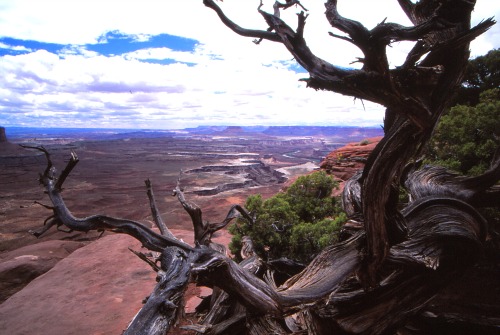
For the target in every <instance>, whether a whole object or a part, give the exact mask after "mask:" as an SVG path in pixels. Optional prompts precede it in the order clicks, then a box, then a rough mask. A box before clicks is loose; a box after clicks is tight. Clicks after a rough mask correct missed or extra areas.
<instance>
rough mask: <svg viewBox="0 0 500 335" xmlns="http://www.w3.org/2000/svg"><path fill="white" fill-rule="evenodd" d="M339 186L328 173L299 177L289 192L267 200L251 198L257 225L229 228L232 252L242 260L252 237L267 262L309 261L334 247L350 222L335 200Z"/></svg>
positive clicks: (249, 207)
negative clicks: (246, 240) (244, 240)
mask: <svg viewBox="0 0 500 335" xmlns="http://www.w3.org/2000/svg"><path fill="white" fill-rule="evenodd" d="M334 188H338V183H337V182H335V181H334V179H333V178H332V177H331V176H328V175H327V174H326V173H325V172H324V171H318V172H314V173H312V174H310V175H307V176H301V177H299V178H298V179H297V180H296V181H295V182H294V183H293V184H292V185H291V186H290V187H289V188H288V189H287V190H286V191H285V192H282V193H278V194H277V195H275V196H273V197H271V198H269V199H267V200H263V199H262V196H261V195H260V194H258V195H251V196H249V197H248V198H247V200H246V202H245V207H246V209H247V210H248V211H249V212H251V213H252V215H254V216H255V218H256V220H255V223H254V224H250V223H249V222H248V221H246V220H243V219H239V220H238V221H237V222H236V224H234V225H232V226H231V227H229V231H230V232H231V234H233V239H232V241H231V243H230V245H229V248H230V250H231V252H232V253H233V254H234V255H235V256H236V258H239V254H240V250H241V247H242V245H241V241H242V237H243V236H250V238H251V239H252V241H253V243H254V248H255V251H256V252H257V254H259V255H260V256H261V257H263V258H265V259H277V258H280V257H288V258H292V259H295V260H299V261H308V260H310V259H311V258H312V257H314V255H316V254H317V253H318V252H319V251H321V249H323V248H324V247H326V246H327V245H330V244H332V243H334V242H335V241H336V240H337V234H338V231H339V230H340V227H341V225H342V224H343V223H344V222H345V221H346V215H345V213H344V212H343V211H342V210H341V209H340V200H339V199H338V198H335V197H332V196H331V194H332V191H333V189H334Z"/></svg>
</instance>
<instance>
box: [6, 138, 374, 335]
mask: <svg viewBox="0 0 500 335" xmlns="http://www.w3.org/2000/svg"><path fill="white" fill-rule="evenodd" d="M153 142H154V141H153ZM375 142H376V139H373V140H369V143H364V142H363V143H361V144H360V143H357V144H354V143H353V144H351V145H349V146H347V147H346V148H344V149H339V151H337V152H334V153H332V154H330V155H329V156H328V157H327V159H326V160H325V162H324V163H323V164H322V166H323V168H325V169H326V170H327V171H330V172H333V173H334V174H335V175H336V176H338V177H339V178H340V179H342V180H345V179H347V178H348V175H349V174H350V173H352V171H353V170H354V169H356V168H357V167H359V166H360V165H359V164H360V163H361V164H362V161H363V157H365V156H366V154H367V152H368V151H369V150H371V148H373V145H374V143H375ZM137 143H139V142H137ZM158 144H159V143H152V142H151V141H150V140H148V141H146V142H141V143H140V145H134V146H131V145H130V143H124V142H123V141H119V142H114V144H113V143H108V144H107V145H104V146H103V144H102V143H84V144H82V143H80V144H66V145H63V146H59V147H55V148H52V149H53V151H52V152H53V154H54V163H55V164H56V165H57V166H59V167H60V168H62V166H64V162H65V160H67V155H68V151H69V150H70V149H73V150H77V152H80V153H81V154H80V158H81V162H80V163H79V165H78V166H77V168H76V169H75V171H74V173H72V175H71V176H70V178H69V179H68V181H67V185H66V189H65V193H64V194H65V195H66V197H67V204H68V207H69V208H70V209H71V210H72V211H73V212H74V213H75V214H77V215H79V216H84V215H89V214H95V213H96V212H98V213H103V214H108V215H112V216H119V217H127V218H130V219H134V220H138V221H140V222H143V223H145V224H148V225H152V224H151V215H150V213H149V205H148V202H147V198H146V193H145V189H144V186H143V185H144V184H143V180H144V179H145V178H148V177H149V178H151V180H152V181H153V185H157V188H155V194H156V196H157V201H158V205H159V207H160V210H161V212H162V215H163V217H164V220H165V221H166V223H167V225H168V226H169V227H170V228H171V229H172V231H173V232H174V234H175V235H176V236H178V237H180V238H182V239H184V240H185V241H187V242H189V243H192V239H193V237H192V233H191V230H190V221H189V217H188V215H187V214H186V213H185V212H184V211H183V209H182V208H181V206H180V205H179V204H178V203H177V202H176V200H175V198H173V197H171V196H170V191H171V190H172V189H173V188H174V186H175V183H176V181H177V177H178V175H179V170H189V169H190V168H191V169H192V168H193V167H197V168H200V167H201V166H209V165H210V164H213V163H214V162H215V161H214V160H208V161H205V162H204V164H201V165H200V163H199V162H196V164H194V165H193V161H192V160H190V159H187V160H186V157H183V158H182V159H178V160H166V159H165V158H164V157H165V155H162V153H161V152H158V151H156V152H155V151H154V150H152V149H153V147H156V148H157V149H158ZM362 144H363V145H362ZM266 157H267V158H266V159H268V162H269V163H271V162H272V163H274V167H275V168H280V171H282V172H283V173H284V174H285V175H286V174H288V176H287V177H288V183H290V182H291V181H292V180H293V179H294V178H295V177H296V176H297V175H300V174H305V173H308V171H311V168H314V167H315V166H314V165H313V166H311V165H310V164H303V165H301V164H296V165H293V164H281V165H280V162H279V160H276V159H275V158H271V157H269V156H266ZM218 159H219V161H220V158H218ZM263 161H266V160H265V159H263ZM0 163H1V164H2V166H1V174H0V177H1V179H0V184H1V185H0V187H1V191H0V198H1V200H2V203H1V204H0V215H1V216H2V217H1V223H0V292H1V296H0V299H1V300H0V301H1V302H2V303H1V305H0V329H1V330H2V331H1V332H2V333H4V334H75V335H76V334H82V335H83V334H120V333H121V332H122V331H123V330H124V329H125V328H126V327H127V324H128V322H130V320H131V319H132V318H133V316H134V315H135V313H136V312H137V311H138V310H139V309H140V308H141V305H142V300H143V299H144V298H145V297H146V296H147V295H148V294H149V293H150V292H151V290H152V287H153V285H154V284H155V280H154V277H155V274H154V272H153V271H152V270H151V269H150V268H149V266H148V265H147V264H146V263H144V262H142V261H141V260H139V259H138V258H137V257H135V256H134V255H133V254H132V253H131V252H130V251H129V250H128V249H129V248H132V249H135V250H140V249H141V247H140V245H139V243H138V242H137V241H135V240H134V239H133V238H131V237H129V236H123V235H115V234H111V233H106V234H104V236H102V237H100V238H99V236H98V235H97V234H96V233H89V234H82V233H76V232H73V233H69V234H68V233H64V232H57V231H51V232H50V233H48V234H46V236H44V237H42V238H40V239H35V238H34V237H33V236H32V235H30V234H29V233H28V231H29V230H32V229H37V228H39V227H40V226H41V225H42V224H43V218H45V217H46V216H47V215H48V214H50V211H48V210H46V209H44V208H43V207H41V206H39V205H36V204H34V201H38V202H42V203H46V201H47V200H46V198H45V197H44V196H43V191H42V190H41V189H40V187H39V186H38V185H37V182H36V179H37V174H38V173H39V172H40V171H41V169H43V168H44V167H45V159H44V157H43V155H40V153H38V152H36V151H33V150H27V149H22V148H19V147H18V146H14V145H11V143H5V141H4V143H0ZM288 163H289V162H288ZM166 166H168V168H166ZM344 170H345V171H344ZM347 170H349V171H347ZM343 171H344V172H343ZM205 172H206V171H204V172H203V173H205ZM233 177H235V176H233ZM236 177H238V178H241V176H236ZM183 178H184V177H183ZM213 178H214V176H204V175H203V174H200V175H199V176H198V177H197V178H194V179H193V178H187V179H186V180H184V182H185V184H186V185H188V187H192V188H193V189H194V188H195V187H196V186H200V185H202V184H203V183H204V181H206V180H207V179H210V180H213ZM286 185H287V183H274V184H272V185H268V186H261V187H254V188H247V189H243V190H242V189H234V190H230V191H226V192H222V193H219V194H216V195H212V196H209V197H203V196H198V195H196V194H194V193H189V192H187V193H186V194H187V196H188V197H189V199H190V200H191V201H194V202H195V203H197V204H198V205H199V206H200V208H202V210H203V213H204V217H205V219H208V220H210V221H211V222H216V221H220V220H222V219H223V218H224V216H225V214H226V211H227V210H228V209H229V208H230V206H231V205H232V204H236V203H238V204H243V203H244V201H245V198H246V196H248V194H252V193H261V194H263V195H264V197H267V196H270V195H273V194H275V193H276V192H278V191H279V190H280V189H281V188H283V187H286ZM215 240H216V241H217V242H219V243H222V244H227V243H228V242H229V240H230V236H229V234H228V233H227V232H220V233H219V234H218V235H217V237H216V239H215ZM209 293H210V292H209V290H207V289H203V288H196V287H189V289H188V292H187V297H188V301H187V305H186V310H187V312H192V311H193V310H194V307H195V306H196V304H197V303H198V302H199V301H200V300H199V298H198V296H200V295H207V294H209ZM190 317H193V315H191V316H190ZM175 333H176V334H181V331H180V330H179V329H178V330H177V331H176V332H175Z"/></svg>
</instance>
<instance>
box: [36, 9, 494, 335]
mask: <svg viewBox="0 0 500 335" xmlns="http://www.w3.org/2000/svg"><path fill="white" fill-rule="evenodd" d="M483 1H486V0H483ZM397 2H398V4H399V6H400V7H401V8H402V10H403V11H404V12H405V13H406V15H407V16H408V18H409V19H410V21H411V22H412V23H413V25H412V26H409V27H405V26H401V25H398V24H394V23H388V22H382V23H380V24H378V25H377V26H376V27H374V28H373V29H371V30H370V29H367V28H366V27H365V26H363V25H362V24H361V23H360V22H357V21H354V20H351V19H348V18H345V17H343V16H342V15H341V14H340V13H339V12H338V10H337V1H336V0H328V1H326V3H325V7H326V18H327V20H328V22H329V23H330V24H331V26H332V27H333V28H336V29H337V30H340V31H341V32H343V33H344V35H342V36H339V35H336V34H331V35H332V37H334V38H341V39H343V40H346V41H349V42H350V43H352V44H354V45H355V46H356V47H358V48H359V49H360V50H361V52H362V53H363V58H362V59H361V60H360V61H361V62H362V67H361V69H346V68H343V67H337V66H335V65H332V64H331V63H329V62H327V61H326V60H324V59H321V58H319V57H317V56H315V55H314V54H313V53H312V51H311V50H310V49H309V47H308V46H307V44H306V41H305V39H304V37H303V32H304V30H305V29H306V18H307V15H306V14H305V13H304V12H303V11H302V12H300V13H299V14H298V16H297V28H296V29H293V28H292V27H290V26H289V25H288V24H286V23H285V22H284V21H282V20H281V19H280V15H279V12H280V10H284V9H287V8H290V7H291V6H292V5H294V4H296V5H300V3H299V1H288V2H287V3H285V4H280V3H277V4H276V5H275V6H274V13H272V14H271V13H267V12H265V11H263V10H262V6H259V7H258V9H257V11H258V13H259V14H260V15H261V16H262V18H263V19H264V20H265V22H266V23H267V25H268V28H267V29H265V30H255V29H245V28H242V27H240V26H239V25H237V24H236V23H234V22H233V21H232V20H231V19H230V18H228V17H227V16H226V14H225V13H224V12H223V10H222V9H221V8H220V6H219V5H218V4H217V3H216V2H215V1H214V0H204V1H203V3H204V4H205V5H206V6H207V7H209V8H211V9H212V10H213V11H215V13H216V14H217V15H218V16H219V18H220V20H221V21H222V23H224V24H225V25H226V26H227V27H228V28H229V29H231V30H233V31H234V32H235V33H237V34H239V35H242V36H246V37H251V38H253V39H255V40H256V41H258V42H260V41H263V42H267V41H271V42H276V43H281V44H283V46H284V47H286V49H287V50H288V51H289V52H290V53H291V54H292V55H293V57H294V58H295V60H296V61H297V62H298V63H299V64H300V65H301V66H302V67H303V68H304V69H305V70H307V72H308V73H309V78H308V79H305V81H306V83H307V86H308V87H310V88H313V89H316V90H324V91H332V92H337V93H341V94H344V95H349V96H353V97H355V98H358V99H365V100H370V101H373V102H376V103H379V104H381V105H383V106H385V107H386V112H385V119H384V132H385V136H384V138H383V140H382V141H381V142H380V143H379V144H378V146H377V147H376V148H375V150H374V151H373V152H372V154H371V155H370V157H369V159H368V162H367V164H366V166H365V168H364V169H363V171H362V172H360V173H358V174H357V175H356V176H354V177H353V178H352V179H351V180H350V181H349V182H348V183H347V185H346V188H345V191H344V193H343V206H344V209H345V210H346V212H347V213H348V215H349V217H350V221H349V224H348V225H347V226H346V229H345V232H344V234H342V235H343V239H342V240H341V241H340V242H339V243H338V244H336V245H333V246H331V247H329V248H327V249H326V250H324V251H323V252H322V253H320V254H319V255H318V256H317V257H316V258H315V259H314V260H313V261H312V262H311V263H310V264H309V265H307V266H306V267H305V268H304V269H300V268H297V267H294V266H293V264H290V263H287V262H286V261H285V260H282V261H275V262H267V261H264V260H262V259H261V258H259V256H258V255H256V254H255V253H254V252H253V251H252V248H251V244H250V243H251V241H246V242H247V243H248V246H247V247H246V248H244V249H245V252H244V257H245V260H244V261H243V262H242V263H240V264H236V263H235V262H233V261H232V260H231V259H230V258H228V257H227V256H226V255H225V253H224V250H223V248H222V247H221V246H218V245H215V244H213V243H212V241H211V236H212V234H213V233H214V232H215V231H217V230H218V229H222V228H223V227H224V226H226V225H227V224H228V223H229V222H230V221H231V220H232V219H233V218H235V217H236V216H243V217H245V218H246V219H247V220H249V221H250V222H252V220H258V218H254V217H252V215H250V213H247V212H246V211H245V209H244V208H241V207H239V206H235V207H234V208H232V209H231V210H230V211H229V213H228V215H227V218H226V219H225V220H224V221H223V222H221V223H218V224H208V223H206V222H204V221H203V219H202V212H201V209H200V208H198V207H197V206H195V205H194V204H192V203H190V202H189V201H187V200H186V199H185V197H184V194H183V192H182V190H181V189H180V188H179V187H177V188H176V189H175V190H174V195H176V196H177V197H178V200H179V201H180V203H181V204H182V206H183V207H184V209H185V210H186V211H187V212H188V213H189V215H190V216H191V219H192V222H193V227H194V234H195V241H196V243H195V245H194V246H192V245H188V244H186V243H184V242H182V241H180V240H178V239H176V238H175V236H173V235H172V234H171V233H170V232H169V230H168V228H167V227H165V225H164V224H163V223H162V221H161V218H160V217H159V215H157V211H155V207H156V205H155V201H154V197H153V193H152V189H151V185H150V184H149V183H148V190H149V192H148V194H149V196H150V200H151V207H152V209H153V217H154V218H155V222H156V223H157V225H158V226H159V227H160V229H161V234H158V233H155V232H154V231H153V230H151V229H149V228H147V227H146V226H144V225H142V224H141V223H138V222H134V221H130V220H124V219H117V218H113V217H108V216H104V215H92V216H89V217H86V218H76V217H74V216H73V215H72V214H71V212H70V210H69V209H68V208H67V207H66V205H65V203H64V200H63V197H62V195H61V192H62V185H63V183H64V181H65V179H66V178H67V177H68V175H69V174H70V172H71V170H72V169H73V168H74V166H75V165H76V162H77V158H76V155H72V157H71V160H70V162H69V164H68V166H67V167H66V168H65V169H64V170H63V171H62V173H61V174H60V175H59V176H57V175H56V172H55V168H54V166H53V164H52V163H51V161H50V155H49V153H48V152H47V151H46V150H45V149H43V148H40V150H42V151H44V152H45V154H46V157H47V160H48V165H47V168H46V169H45V171H44V173H43V174H42V175H41V178H40V181H41V183H42V184H43V186H44V187H45V189H46V192H47V194H48V196H49V198H50V201H51V202H52V207H50V208H51V209H52V211H53V215H52V216H51V217H50V218H49V219H47V221H46V225H45V227H44V228H43V231H46V230H47V229H49V228H50V227H51V226H53V225H57V226H65V227H67V228H69V229H72V230H79V231H89V230H109V231H112V232H116V233H125V234H129V235H131V236H133V237H135V238H137V239H138V240H140V241H141V242H142V244H143V245H144V247H146V248H147V249H149V250H151V251H154V252H158V253H159V257H158V261H159V262H156V261H155V260H150V259H149V258H148V257H146V256H144V255H142V254H140V256H141V257H142V258H143V259H145V260H146V261H148V262H149V263H150V264H151V266H152V267H153V268H154V269H155V271H157V273H158V276H157V281H158V284H157V285H156V287H155V289H154V291H153V293H152V294H151V295H150V297H149V299H148V300H147V302H146V303H145V305H144V307H143V308H142V310H141V311H140V312H139V313H138V314H137V316H136V317H135V318H134V320H133V321H132V322H131V324H130V326H129V328H128V330H127V331H126V333H127V334H164V333H165V332H167V331H168V330H169V329H171V328H172V327H173V325H174V324H175V323H176V320H177V319H178V318H179V317H180V315H181V314H182V307H183V303H182V302H183V292H184V290H185V288H186V285H187V284H188V282H195V283H196V284H198V285H204V286H208V287H212V288H213V295H212V297H211V299H210V300H209V301H205V306H206V307H205V309H206V310H207V312H206V315H205V317H204V318H203V319H202V320H201V321H200V324H197V325H192V326H190V327H188V328H189V329H192V330H193V331H194V332H196V333H198V334H393V333H399V334H431V333H439V334H445V333H461V332H462V333H464V331H465V333H478V332H481V333H482V334H493V333H497V332H498V330H499V327H500V326H499V325H500V299H498V296H499V292H498V278H499V277H498V273H499V271H498V259H496V260H495V258H494V257H498V246H497V247H496V249H494V250H496V252H497V253H496V254H495V255H496V256H495V255H494V256H493V258H492V256H491V253H489V252H485V250H487V249H488V248H489V247H491V245H490V244H491V241H492V240H493V239H492V232H494V230H495V228H498V227H493V226H492V225H491V223H490V222H488V221H487V220H485V219H484V218H483V216H482V215H481V214H480V212H479V209H480V208H481V207H484V206H497V207H498V204H499V203H500V189H499V188H498V185H496V183H497V181H498V180H499V178H500V155H498V154H497V155H496V156H495V157H496V159H495V160H494V161H493V162H492V165H491V168H490V169H489V170H488V171H487V172H486V173H485V174H483V175H481V176H478V177H460V176H456V175H454V174H452V173H450V172H448V171H445V170H443V169H440V168H436V167H425V168H421V167H420V166H419V164H418V158H419V157H420V155H421V154H422V151H423V148H424V146H425V144H426V143H427V141H428V140H429V138H430V137H431V135H432V132H433V130H434V128H435V126H436V124H437V123H438V121H439V119H440V116H441V115H442V114H443V112H444V111H445V110H446V109H447V108H448V107H449V105H450V103H451V101H452V97H453V94H454V92H455V91H456V88H457V87H458V85H460V83H461V79H462V77H463V73H464V69H465V65H466V64H467V60H468V56H469V42H470V41H472V40H473V39H474V38H475V37H477V36H478V35H480V34H481V33H483V32H485V31H486V30H487V29H488V28H489V27H491V26H492V25H493V24H494V23H495V22H494V21H493V19H486V20H484V21H483V22H481V23H480V24H478V25H477V26H475V27H472V28H471V27H470V16H471V12H472V10H473V9H474V5H475V1H474V0H420V1H417V2H416V3H414V2H412V1H410V0H398V1H397ZM300 7H301V8H302V9H304V10H305V8H304V7H302V5H300ZM295 8H297V6H295ZM395 41H414V47H413V49H412V50H411V51H410V52H409V54H408V56H407V58H406V60H405V61H404V63H403V64H401V65H400V66H399V67H396V68H390V67H389V65H388V60H387V55H386V48H387V47H388V46H389V45H390V44H391V43H393V42H395ZM401 187H403V188H405V189H406V190H407V192H408V194H409V198H410V200H409V201H408V202H407V203H401V202H400V200H399V192H400V189H401ZM347 227H348V228H347ZM43 231H40V232H37V234H38V235H39V234H41V233H43ZM492 259H493V260H492ZM277 273H279V274H280V276H277ZM278 277H280V278H282V279H283V278H284V279H283V280H277V278H278ZM474 284H475V285H474ZM478 285H479V287H481V286H482V285H483V286H484V285H486V290H487V291H488V295H491V296H492V297H491V298H489V300H488V298H487V297H486V298H485V297H484V294H483V295H481V294H478V293H477V292H479V291H477V290H476V291H474V289H475V287H476V288H477V286H478ZM488 285H491V287H488ZM469 299H476V300H475V301H473V302H471V301H470V300H469Z"/></svg>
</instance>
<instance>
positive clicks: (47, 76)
mask: <svg viewBox="0 0 500 335" xmlns="http://www.w3.org/2000/svg"><path fill="white" fill-rule="evenodd" d="M259 3H260V1H259V0H224V2H220V1H219V2H218V4H219V5H221V7H222V8H223V10H224V11H225V12H226V14H227V15H228V16H229V17H230V18H231V19H233V20H234V21H235V22H237V23H238V24H239V25H240V26H242V27H244V28H252V29H266V28H267V25H266V23H265V22H264V21H263V19H262V16H261V15H260V14H259V13H258V12H257V7H258V5H259ZM263 3H264V7H263V8H264V9H265V10H268V11H269V12H272V4H273V3H274V1H269V0H263ZM302 4H303V5H304V7H306V8H307V9H308V10H309V12H308V13H309V17H308V18H307V21H306V26H305V38H306V41H307V43H308V45H309V47H310V48H311V49H312V51H313V52H314V53H315V54H316V55H317V56H319V57H322V58H324V59H325V60H327V61H329V62H331V63H333V64H335V65H338V66H344V67H359V65H358V64H355V63H354V64H352V62H354V61H355V60H356V57H360V56H361V53H360V52H359V50H357V49H356V48H355V47H354V46H352V45H351V44H349V43H348V42H345V41H342V40H339V39H334V38H332V37H331V36H329V35H328V32H334V33H338V32H336V31H335V30H334V29H333V28H332V27H331V26H329V25H328V22H327V21H326V18H325V16H324V1H317V0H303V1H302ZM299 11H300V8H298V9H297V8H290V9H288V10H286V11H282V14H281V17H282V18H283V19H284V20H285V21H286V22H287V23H288V24H289V25H290V26H292V27H294V28H295V27H296V24H297V23H296V21H297V16H296V14H297V13H298V12H299ZM339 12H340V13H341V15H343V16H345V17H349V18H352V19H356V20H358V21H360V22H362V23H363V24H364V25H365V26H366V27H368V28H372V27H374V26H375V25H376V24H377V23H379V22H381V21H383V20H384V19H386V18H387V21H388V22H397V23H401V24H404V25H409V21H408V20H407V19H406V17H405V15H404V14H403V12H402V10H401V9H400V8H399V6H398V4H397V1H396V0H378V1H373V0H339ZM492 16H493V17H496V20H500V1H496V0H495V1H493V0H477V4H476V7H475V10H474V12H473V18H472V23H473V24H477V23H478V22H480V21H481V20H482V19H485V18H488V17H492ZM411 46H412V43H409V42H401V43H395V44H393V45H392V46H391V47H390V48H388V55H389V61H390V65H391V67H395V66H398V65H400V64H401V63H402V62H403V60H404V58H405V56H406V53H407V52H408V50H409V49H410V48H411ZM499 47H500V27H499V24H496V25H495V26H494V27H493V28H491V29H490V30H489V31H488V32H487V33H486V34H484V35H482V36H480V37H479V38H478V39H476V40H475V41H474V42H473V43H472V44H471V57H472V58H474V57H477V56H480V55H484V54H486V53H487V52H488V51H489V50H491V49H494V48H499ZM307 77H308V74H307V73H306V72H305V71H304V70H303V69H302V68H301V67H300V66H298V65H297V63H296V62H295V61H294V60H293V58H292V56H291V55H290V54H289V53H288V52H287V51H286V49H285V47H284V46H283V45H281V44H278V43H274V42H269V41H263V42H262V43H260V44H259V45H257V44H255V43H252V38H245V37H242V36H239V35H236V34H235V33H233V32H232V31H230V30H229V29H228V28H227V27H225V26H224V25H223V24H222V23H221V22H220V20H219V19H218V17H217V15H216V13H215V12H214V11H213V10H211V9H209V8H207V7H205V6H204V5H203V2H202V0H44V1H41V0H0V126H4V127H14V126H21V127H66V128H67V127H78V128H81V127H85V128H140V129H180V128H187V127H196V126H205V125H240V126H251V125H266V126H270V125H325V126H326V125H344V126H378V125H381V124H382V122H383V113H384V109H383V108H382V106H379V105H376V104H374V103H370V102H369V101H360V100H354V99H353V98H352V97H346V96H342V95H339V94H336V93H332V92H325V91H319V92H318V91H315V90H313V89H310V88H306V86H305V84H304V83H303V82H301V81H300V79H301V78H307Z"/></svg>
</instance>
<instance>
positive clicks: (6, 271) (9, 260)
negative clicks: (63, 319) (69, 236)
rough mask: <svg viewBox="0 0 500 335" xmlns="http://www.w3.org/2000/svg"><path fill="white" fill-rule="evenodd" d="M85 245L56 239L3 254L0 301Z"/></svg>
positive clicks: (0, 273) (1, 258)
mask: <svg viewBox="0 0 500 335" xmlns="http://www.w3.org/2000/svg"><path fill="white" fill-rule="evenodd" d="M83 246H85V243H82V242H73V241H58V240H54V241H46V242H41V243H37V244H32V245H29V246H26V247H22V248H19V249H16V250H13V251H10V252H7V253H4V254H1V255H0V303H2V302H4V301H5V300H6V299H8V298H9V297H10V296H11V295H13V294H14V293H16V292H18V291H20V290H21V289H22V288H23V287H25V286H26V285H28V284H29V282H31V281H32V280H33V279H35V278H36V277H38V276H40V275H42V274H44V273H45V272H47V271H49V270H50V269H52V268H53V267H54V266H55V265H56V264H57V263H58V262H59V261H60V260H62V259H64V258H65V257H67V256H68V255H70V254H71V253H72V252H73V251H75V250H77V249H79V248H81V247H83Z"/></svg>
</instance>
